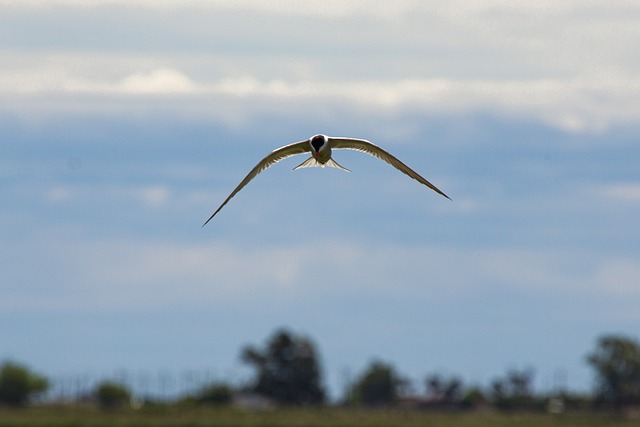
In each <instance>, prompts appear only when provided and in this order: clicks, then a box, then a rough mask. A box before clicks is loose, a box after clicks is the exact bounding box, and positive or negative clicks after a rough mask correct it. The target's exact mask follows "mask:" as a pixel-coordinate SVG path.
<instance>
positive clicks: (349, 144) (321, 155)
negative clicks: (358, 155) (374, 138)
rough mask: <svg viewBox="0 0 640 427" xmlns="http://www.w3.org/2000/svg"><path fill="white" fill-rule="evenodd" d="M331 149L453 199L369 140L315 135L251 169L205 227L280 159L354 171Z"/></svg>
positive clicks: (281, 149)
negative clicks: (367, 158)
mask: <svg viewBox="0 0 640 427" xmlns="http://www.w3.org/2000/svg"><path fill="white" fill-rule="evenodd" d="M331 150H355V151H360V152H362V153H367V154H370V155H372V156H374V157H377V158H379V159H380V160H384V161H385V162H387V163H389V164H390V165H391V166H393V167H394V168H396V169H398V170H399V171H400V172H402V173H404V174H406V175H407V176H409V177H411V178H413V179H415V180H416V181H418V182H419V183H421V184H424V185H426V186H427V187H429V188H430V189H432V190H433V191H435V192H436V193H438V194H441V195H443V196H444V197H446V198H447V199H449V200H451V199H450V198H449V196H447V195H446V194H444V193H443V192H442V191H440V190H439V189H438V188H437V187H436V186H435V185H433V184H432V183H430V182H429V181H427V180H426V179H424V178H423V177H422V176H420V175H419V174H418V173H417V172H416V171H414V170H413V169H411V168H410V167H409V166H407V165H405V164H404V163H402V162H401V161H400V160H398V159H397V158H396V157H395V156H393V155H392V154H391V153H389V152H388V151H386V150H383V149H382V148H380V147H378V146H377V145H375V144H372V143H371V142H369V141H367V140H366V139H358V138H344V137H333V136H327V135H314V136H312V137H311V138H309V139H305V140H304V141H299V142H294V143H293V144H289V145H285V146H284V147H280V148H278V149H276V150H273V151H272V152H271V153H269V154H268V155H267V156H266V157H265V158H264V159H262V160H260V162H259V163H258V164H257V165H256V166H255V167H254V168H253V169H251V172H249V173H248V174H247V176H245V177H244V179H243V180H242V181H241V182H240V184H238V186H237V187H236V188H235V190H233V191H232V192H231V194H229V196H228V197H227V198H226V199H225V201H224V202H222V204H221V205H220V207H219V208H218V209H216V211H215V212H214V213H213V214H211V216H210V217H209V219H207V220H206V221H205V223H204V224H202V226H203V227H204V226H205V225H207V223H208V222H209V221H211V219H212V218H213V217H214V216H216V214H217V213H218V212H220V210H221V209H222V208H223V207H224V205H226V204H227V202H229V200H231V198H232V197H233V196H235V195H236V193H238V191H240V190H242V188H244V186H245V185H247V184H248V183H249V182H250V181H251V180H252V179H253V178H255V177H256V176H257V175H258V174H259V173H260V172H262V171H263V170H265V169H267V168H268V167H269V166H272V165H274V164H276V163H277V162H279V161H280V160H283V159H286V158H287V157H291V156H295V155H296V154H304V153H311V157H309V158H308V159H307V160H305V161H304V162H302V163H301V164H299V165H298V166H296V167H295V168H293V170H297V169H300V168H309V167H315V166H320V167H325V166H330V167H333V168H338V169H342V170H344V171H347V172H350V171H349V169H347V168H345V167H342V166H340V165H339V164H338V163H337V162H336V161H335V160H333V159H332V158H331Z"/></svg>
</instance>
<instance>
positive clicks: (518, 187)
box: [0, 0, 640, 398]
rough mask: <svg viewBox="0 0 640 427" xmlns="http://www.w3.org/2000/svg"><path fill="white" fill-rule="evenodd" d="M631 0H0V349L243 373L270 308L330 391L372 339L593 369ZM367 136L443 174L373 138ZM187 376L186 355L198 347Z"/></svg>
mask: <svg viewBox="0 0 640 427" xmlns="http://www.w3.org/2000/svg"><path fill="white" fill-rule="evenodd" d="M639 19H640V4H638V3H637V2H636V1H635V0H629V1H624V0H620V1H613V2H606V3H603V2H597V1H584V0H581V1H573V0H565V1H562V2H558V1H555V0H554V1H547V0H536V1H528V0H520V1H512V0H509V1H507V0H490V1H483V2H477V1H472V0H453V1H449V2H436V1H410V0H399V1H395V2H381V1H357V0H341V1H332V0H328V1H324V2H322V3H321V4H318V3H317V2H314V3H311V2H298V1H293V0H274V1H270V2H261V1H252V0H244V1H239V0H234V1H225V0H220V1H205V0H201V1H197V0H186V1H168V0H160V1H156V0H154V1H146V0H133V1H98V0H50V1H37V0H26V1H20V2H17V1H7V0H0V145H1V148H2V150H1V151H2V155H1V156H0V201H1V203H0V295H2V296H1V298H0V359H1V360H16V361H19V362H21V363H25V364H27V365H28V366H29V367H31V368H33V369H34V370H35V371H37V372H41V373H43V374H45V375H47V376H49V377H50V378H53V379H59V378H69V377H73V376H74V375H84V376H85V377H86V378H99V377H101V376H104V375H111V374H112V373H114V372H130V373H132V374H131V375H143V374H144V375H155V373H157V372H163V373H166V375H175V376H179V375H182V374H181V373H184V372H196V373H197V372H206V373H207V378H215V379H222V380H227V381H232V382H235V383H242V382H243V381H247V380H248V379H249V378H250V377H251V373H252V371H251V370H250V369H249V368H248V367H247V366H244V365H243V364H242V362H241V360H240V358H239V355H240V351H241V349H242V348H243V347H244V346H246V345H250V344H251V345H257V346H262V345H264V344H265V342H266V341H267V339H268V338H269V337H270V336H271V335H272V334H273V333H274V332H275V331H276V330H277V329H279V328H287V329H289V330H290V331H292V332H293V333H295V334H298V335H302V336H308V337H310V338H311V339H312V340H313V341H314V342H315V344H316V346H317V348H318V351H319V353H320V357H321V363H322V369H323V373H324V380H325V384H326V386H327V388H328V389H329V392H330V394H331V396H332V397H333V398H338V397H340V395H341V393H342V391H343V389H344V387H345V386H346V385H347V384H348V383H349V381H351V380H353V379H354V378H356V377H357V375H358V374H359V373H360V372H362V370H363V369H364V368H365V367H366V366H367V365H368V363H370V362H371V361H372V360H376V359H379V360H383V361H387V362H389V363H392V364H393V365H394V366H395V367H396V369H397V370H398V372H400V373H401V374H402V375H404V376H406V377H408V378H410V379H411V380H412V381H413V383H414V388H415V391H416V392H423V390H424V385H423V384H424V378H425V377H426V375H428V374H430V373H434V372H443V373H445V374H450V375H459V376H460V377H461V378H462V379H463V380H464V381H465V382H466V383H467V384H468V385H472V384H476V385H480V386H483V387H484V386H488V384H489V383H490V382H491V381H492V380H493V379H495V378H497V377H500V376H503V375H504V374H505V372H506V371H508V370H510V369H526V368H529V367H533V368H534V369H535V385H536V387H537V388H538V389H539V390H549V389H553V388H555V387H568V388H569V389H572V390H583V391H584V390H590V389H591V388H592V386H593V371H592V370H591V369H590V367H589V366H588V364H587V363H586V360H585V358H586V355H587V354H588V353H589V352H591V351H593V350H594V349H595V346H596V341H597V339H598V337H600V336H602V335H604V334H619V335H624V336H628V337H632V338H634V339H637V338H638V336H639V331H640V310H638V307H640V231H639V229H638V224H639V223H638V218H640V168H639V167H638V165H639V162H640V144H639V142H638V141H639V139H640V125H639V123H640V121H639V120H640V27H639V26H638V25H637V22H638V20H639ZM317 133H323V134H327V135H334V136H350V137H359V138H366V139H369V140H371V141H373V142H374V143H376V144H378V145H380V146H382V147H383V148H385V149H387V150H388V151H390V152H391V153H393V154H395V155H396V156H397V157H399V158H400V159H401V160H403V161H404V162H405V163H407V164H408V165H409V166H411V167H412V168H414V169H415V170H416V171H418V173H420V174H422V175H423V176H425V177H426V178H427V179H428V180H430V181H431V182H433V183H434V184H435V185H436V186H438V188H440V189H442V190H443V191H444V192H445V193H446V194H447V195H449V196H450V197H451V199H452V200H451V201H449V200H447V199H445V198H443V197H441V196H440V195H438V194H436V193H435V192H433V191H431V190H429V189H427V188H425V187H424V186H422V185H420V184H419V183H417V182H416V181H413V180H411V179H408V178H407V177H406V176H404V175H402V174H401V173H399V172H398V171H397V170H395V169H394V168H392V167H390V166H389V165H387V164H385V163H383V162H381V161H379V160H377V159H375V158H373V157H370V156H366V155H364V154H362V153H356V152H348V151H337V152H335V153H334V158H335V159H336V160H337V161H338V162H339V163H340V164H342V165H344V166H345V167H347V168H349V169H350V170H351V171H352V172H351V173H346V172H344V171H340V170H337V169H331V168H325V169H321V168H314V169H303V170H298V171H295V172H291V169H292V168H293V167H295V166H296V165H297V164H299V163H300V162H302V161H303V160H304V157H302V156H298V157H295V158H291V159H286V160H284V161H282V162H281V163H279V164H277V165H275V166H274V167H272V168H270V169H268V170H267V171H265V172H263V173H262V174H261V175H259V176H258V177H257V178H256V179H255V180H254V181H252V182H251V183H250V184H249V185H248V186H247V187H245V189H243V190H242V191H241V192H240V193H238V195H236V197H235V198H234V199H232V200H231V202H230V203H229V204H228V205H226V206H225V207H224V209H223V210H222V211H221V212H220V213H219V214H218V215H217V216H216V217H215V218H214V219H213V220H212V221H211V222H210V223H209V224H208V225H207V226H206V227H201V225H202V223H203V222H204V221H205V220H206V219H207V218H208V217H209V215H210V214H211V213H212V212H213V211H214V210H215V209H216V208H217V207H218V206H219V204H220V203H221V202H222V201H223V200H224V198H225V197H226V196H227V195H228V194H229V193H230V192H231V190H232V189H233V188H235V186H236V185H237V184H238V183H239V182H240V180H241V179H242V178H243V177H244V176H245V174H246V173H247V172H248V171H249V170H250V169H251V168H252V167H253V166H254V165H255V164H256V163H257V162H258V161H259V160H260V159H261V158H262V157H263V156H265V155H266V154H267V153H269V152H270V151H271V150H273V149H275V148H277V147H280V146H282V145H285V144H288V143H291V142H295V141H300V140H303V139H306V138H309V137H310V136H312V135H314V134H317ZM194 375H196V374H194Z"/></svg>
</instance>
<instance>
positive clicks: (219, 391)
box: [195, 382, 233, 405]
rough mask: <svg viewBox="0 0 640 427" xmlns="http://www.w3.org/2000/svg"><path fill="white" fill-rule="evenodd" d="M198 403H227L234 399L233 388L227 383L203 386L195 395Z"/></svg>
mask: <svg viewBox="0 0 640 427" xmlns="http://www.w3.org/2000/svg"><path fill="white" fill-rule="evenodd" d="M195 400H196V402H198V403H202V404H210V405H226V404H229V403H231V401H232V400H233V389H232V388H231V386H230V385H229V384H226V383H218V382H216V383H213V384H210V385H208V386H205V387H203V388H202V389H201V390H200V391H199V392H198V393H197V394H196V396H195Z"/></svg>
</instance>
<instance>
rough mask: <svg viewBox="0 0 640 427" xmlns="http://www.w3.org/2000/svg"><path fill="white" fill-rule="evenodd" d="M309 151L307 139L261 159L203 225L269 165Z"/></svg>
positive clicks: (279, 149)
mask: <svg viewBox="0 0 640 427" xmlns="http://www.w3.org/2000/svg"><path fill="white" fill-rule="evenodd" d="M309 151H311V148H310V147H309V141H307V140H304V141H300V142H294V143H293V144H289V145H285V146H284V147H280V148H278V149H276V150H273V151H272V152H271V153H269V155H268V156H267V157H265V158H264V159H262V160H260V162H259V163H258V164H257V165H256V166H255V167H254V168H253V169H251V172H249V173H248V174H247V176H245V177H244V179H243V180H242V181H241V182H240V184H238V186H237V187H236V188H235V190H233V191H232V192H231V194H229V197H227V198H226V199H225V201H224V202H222V204H221V205H220V207H219V208H218V209H216V211H215V212H214V213H213V214H211V216H210V217H209V219H208V220H206V221H205V223H204V224H202V226H203V227H204V226H205V225H207V223H208V222H209V221H211V219H212V218H213V217H214V216H216V214H217V213H218V212H220V209H222V207H223V206H224V205H226V204H227V202H228V201H229V200H231V198H232V197H233V196H235V195H236V193H237V192H238V191H240V190H242V188H243V187H244V186H245V185H247V184H248V183H249V181H251V180H252V179H253V178H255V177H256V176H257V175H258V174H259V173H260V172H262V171H263V170H265V169H267V168H268V167H269V166H271V165H274V164H276V163H278V162H279V161H280V160H283V159H286V158H287V157H291V156H295V155H296V154H303V153H308V152H309Z"/></svg>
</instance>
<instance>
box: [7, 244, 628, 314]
mask: <svg viewBox="0 0 640 427" xmlns="http://www.w3.org/2000/svg"><path fill="white" fill-rule="evenodd" d="M15 252H16V251H14V253H13V254H12V256H16V254H15ZM17 252H18V256H20V253H19V252H20V249H19V248H18V249H17ZM30 252H31V253H30V254H29V259H31V260H32V262H33V263H35V264H37V265H39V269H36V270H32V271H27V272H24V271H20V272H17V271H11V269H10V270H9V271H6V272H5V274H6V275H7V277H9V278H12V276H14V275H18V277H20V280H23V281H24V280H26V281H27V282H28V283H29V284H30V285H29V287H28V289H33V286H36V285H35V284H38V283H40V284H39V285H37V286H47V287H49V288H48V290H47V292H44V293H42V295H43V296H41V297H34V294H32V293H30V292H32V291H29V290H26V291H23V290H22V287H21V286H13V287H12V289H4V290H3V299H2V303H0V304H1V305H2V306H3V309H16V310H22V311H25V310H33V309H44V308H45V307H46V308H48V309H52V310H57V309H87V308H91V307H93V308H96V309H99V308H113V307H148V306H163V305H172V304H185V305H186V306H192V305H194V304H196V305H199V304H211V305H213V306H215V305H217V304H223V305H224V304H228V303H232V302H235V303H237V302H243V303H244V304H249V305H252V304H256V303H264V302H265V301H274V303H276V304H279V303H286V302H288V301H292V300H297V299H299V298H305V299H308V298H311V299H323V298H329V299H331V298H334V297H335V295H341V298H344V299H347V300H348V299H349V298H351V297H354V296H356V295H361V294H362V293H363V292H364V293H366V294H369V295H376V294H377V295H387V296H388V297H389V298H396V297H401V298H410V299H415V300H421V299H428V300H430V301H441V302H442V303H449V302H452V301H456V300H459V299H460V298H463V297H465V298H469V297H471V296H472V295H482V294H485V293H486V292H489V291H490V290H491V289H494V290H495V289H496V288H495V287H496V286H498V287H499V288H498V289H500V288H501V289H509V288H510V289H512V291H513V292H516V291H518V290H526V292H527V293H529V294H530V293H532V292H533V293H537V294H541V295H548V294H549V293H551V294H553V295H567V294H572V293H576V292H577V293H579V294H580V295H585V294H592V295H597V296H599V297H606V296H612V297H617V296H626V297H633V298H635V297H640V290H639V289H638V288H637V286H635V284H637V283H638V282H640V268H638V267H637V265H640V263H639V262H638V260H635V259H632V258H630V257H615V256H608V257H601V256H599V255H598V254H585V253H578V252H562V251H546V250H533V249H514V248H497V249H492V248H488V249H461V248H447V247H436V246H433V247H432V246H413V247H410V246H398V245H372V244H366V243H358V242H349V241H336V240H333V241H323V242H317V241H316V242H309V243H299V244H296V245H290V246H268V247H259V248H245V247H237V246H234V245H230V244H226V243H207V244H188V245H187V244H179V243H169V242H160V241H147V242H143V241H133V240H126V239H110V240H102V241H84V242H82V241H77V242H75V243H74V242H71V241H69V240H67V241H66V242H62V243H61V242H56V243H55V244H54V243H42V244H40V245H39V246H38V248H37V249H36V251H35V253H34V252H33V248H32V249H31V250H30ZM460 266H464V268H460ZM45 277H46V278H47V279H46V281H45V282H41V280H42V279H43V278H45ZM39 281H40V282H39ZM12 283H13V284H14V285H15V284H16V282H15V281H14V282H12ZM18 284H19V283H18ZM50 286H54V287H55V289H52V288H50ZM123 296H126V297H124V298H123Z"/></svg>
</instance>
